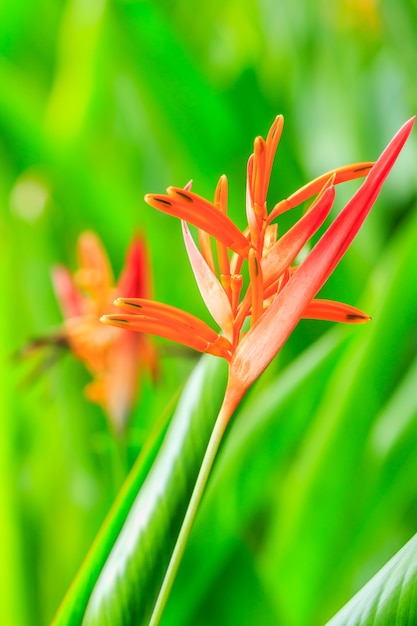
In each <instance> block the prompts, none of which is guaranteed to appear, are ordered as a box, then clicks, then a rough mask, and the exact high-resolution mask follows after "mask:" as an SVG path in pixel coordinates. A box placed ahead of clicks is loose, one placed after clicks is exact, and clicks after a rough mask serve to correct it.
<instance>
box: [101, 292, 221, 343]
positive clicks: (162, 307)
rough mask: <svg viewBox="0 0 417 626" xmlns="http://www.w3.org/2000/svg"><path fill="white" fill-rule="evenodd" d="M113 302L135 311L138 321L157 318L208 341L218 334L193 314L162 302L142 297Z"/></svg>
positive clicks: (119, 299) (214, 338)
mask: <svg viewBox="0 0 417 626" xmlns="http://www.w3.org/2000/svg"><path fill="white" fill-rule="evenodd" d="M114 304H115V305H116V306H117V307H119V308H121V309H125V310H126V311H129V312H132V313H135V315H136V316H137V318H138V319H137V322H138V323H139V321H140V320H141V319H146V320H159V321H161V322H162V323H164V324H166V325H167V326H172V327H173V328H177V329H180V330H183V331H184V332H185V333H194V334H195V335H197V336H199V337H203V338H204V339H205V340H206V341H208V342H211V341H215V340H216V338H217V336H218V333H216V331H215V330H213V329H212V328H210V326H208V324H206V323H205V322H203V321H202V320H200V319H199V318H198V317H195V315H192V314H191V313H187V312H186V311H183V310H181V309H177V308H176V307H173V306H170V305H168V304H164V303H162V302H155V301H154V300H144V299H143V298H117V300H115V301H114ZM105 317H106V316H105ZM107 317H109V316H107ZM110 317H111V316H110ZM129 320H130V323H131V322H133V321H134V320H131V319H130V316H129ZM132 330H133V329H132Z"/></svg>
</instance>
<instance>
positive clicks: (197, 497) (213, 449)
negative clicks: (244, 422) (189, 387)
mask: <svg viewBox="0 0 417 626" xmlns="http://www.w3.org/2000/svg"><path fill="white" fill-rule="evenodd" d="M231 413H232V411H231V407H230V404H229V403H228V402H227V401H226V398H225V401H224V402H223V404H222V406H221V409H220V412H219V415H218V417H217V419H216V423H215V425H214V428H213V431H212V433H211V435H210V439H209V442H208V445H207V449H206V452H205V454H204V457H203V461H202V463H201V468H200V471H199V473H198V476H197V480H196V483H195V486H194V490H193V493H192V495H191V499H190V502H189V504H188V508H187V511H186V513H185V517H184V521H183V523H182V526H181V529H180V532H179V535H178V538H177V541H176V544H175V547H174V551H173V553H172V556H171V560H170V562H169V565H168V568H167V571H166V574H165V578H164V580H163V583H162V586H161V589H160V591H159V595H158V598H157V600H156V603H155V607H154V610H153V613H152V616H151V620H150V622H149V626H158V624H159V623H160V621H161V619H162V614H163V612H164V609H165V606H166V603H167V601H168V598H169V594H170V592H171V589H172V585H173V584H174V580H175V577H176V574H177V572H178V568H179V566H180V563H181V559H182V557H183V554H184V551H185V547H186V545H187V541H188V538H189V536H190V532H191V529H192V526H193V523H194V520H195V517H196V514H197V511H198V507H199V505H200V502H201V499H202V497H203V493H204V490H205V488H206V485H207V481H208V479H209V476H210V473H211V469H212V467H213V464H214V461H215V459H216V456H217V452H218V449H219V447H220V443H221V441H222V439H223V435H224V433H225V430H226V426H227V424H228V422H229V418H230V416H231Z"/></svg>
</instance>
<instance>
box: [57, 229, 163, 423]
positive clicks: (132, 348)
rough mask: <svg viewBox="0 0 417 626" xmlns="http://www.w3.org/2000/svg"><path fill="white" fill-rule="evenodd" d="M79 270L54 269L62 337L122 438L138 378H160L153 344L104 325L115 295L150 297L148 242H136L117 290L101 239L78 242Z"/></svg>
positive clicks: (143, 337)
mask: <svg viewBox="0 0 417 626" xmlns="http://www.w3.org/2000/svg"><path fill="white" fill-rule="evenodd" d="M78 259H79V268H78V270H77V271H76V272H75V273H74V274H71V272H70V271H69V270H68V269H67V268H66V267H63V266H57V267H54V268H53V271H52V279H53V284H54V288H55V293H56V296H57V299H58V302H59V304H60V308H61V311H62V314H63V317H64V323H63V327H62V332H61V333H60V336H61V337H62V339H64V341H65V343H66V344H67V345H68V346H69V348H70V350H71V352H72V353H73V354H74V356H75V357H76V358H78V359H79V360H80V361H82V362H83V363H84V365H85V366H86V368H87V369H88V371H89V372H90V373H91V375H92V376H93V381H92V382H91V383H90V384H89V385H88V386H87V387H86V395H87V397H88V398H89V399H90V400H92V401H93V402H97V403H98V404H100V405H101V406H102V407H103V409H104V411H105V412H106V414H107V416H108V418H109V421H110V424H111V426H112V429H113V430H114V431H115V432H116V433H117V434H118V435H120V434H122V433H123V432H124V429H125V427H126V422H127V420H128V417H129V414H130V411H131V409H132V406H133V403H134V401H135V398H136V396H137V392H138V386H139V374H140V371H141V370H148V371H149V372H150V373H151V375H152V377H153V378H155V377H156V374H157V360H156V352H155V348H154V345H153V344H152V342H151V340H150V338H149V337H148V336H147V335H144V334H142V333H134V332H128V333H126V332H123V331H120V330H119V329H117V328H111V327H109V326H107V327H106V326H103V324H100V321H99V320H100V316H101V315H102V314H103V313H104V312H105V311H108V310H109V307H110V306H112V302H113V300H114V298H115V297H116V295H117V294H121V293H123V294H129V297H132V298H149V297H150V295H151V293H150V292H151V285H150V282H151V279H150V269H149V263H148V258H147V251H146V246H145V242H144V239H143V238H142V237H135V238H134V240H133V242H132V244H131V246H130V248H129V250H128V253H127V256H126V261H125V266H124V269H123V271H122V273H121V276H120V278H119V281H118V283H117V285H115V284H114V279H113V273H112V269H111V266H110V263H109V259H108V257H107V254H106V252H105V250H104V248H103V245H102V243H101V241H100V240H99V238H98V237H97V235H96V234H95V233H93V232H84V233H82V234H81V235H80V237H79V240H78Z"/></svg>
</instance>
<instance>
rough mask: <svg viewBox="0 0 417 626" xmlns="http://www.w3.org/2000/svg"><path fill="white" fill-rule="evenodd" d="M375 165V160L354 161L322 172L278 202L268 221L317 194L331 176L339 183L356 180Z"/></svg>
mask: <svg viewBox="0 0 417 626" xmlns="http://www.w3.org/2000/svg"><path fill="white" fill-rule="evenodd" d="M373 165H374V162H373V161H366V162H364V163H353V164H351V165H344V166H343V167H339V168H337V169H335V170H332V171H331V172H327V173H326V174H322V175H321V176H319V177H318V178H315V179H314V180H312V181H311V182H309V183H307V184H306V185H304V186H303V187H301V188H300V189H298V190H297V191H295V192H294V193H293V194H291V196H289V197H288V198H287V199H286V200H281V201H280V202H278V204H276V205H275V207H274V208H273V209H272V211H271V213H270V214H269V216H268V222H271V221H272V220H273V219H275V218H276V217H278V216H279V215H281V214H282V213H284V212H285V211H288V210H289V209H293V208H294V207H296V206H298V205H299V204H301V203H302V202H305V201H306V200H308V199H309V198H312V197H313V196H315V195H316V194H317V193H319V192H320V191H321V189H322V188H323V185H325V184H326V181H328V180H329V178H330V177H331V176H334V183H333V184H334V185H338V184H339V183H344V182H346V181H348V180H354V179H355V178H361V177H362V176H366V175H367V174H368V172H369V171H370V170H371V169H372V167H373Z"/></svg>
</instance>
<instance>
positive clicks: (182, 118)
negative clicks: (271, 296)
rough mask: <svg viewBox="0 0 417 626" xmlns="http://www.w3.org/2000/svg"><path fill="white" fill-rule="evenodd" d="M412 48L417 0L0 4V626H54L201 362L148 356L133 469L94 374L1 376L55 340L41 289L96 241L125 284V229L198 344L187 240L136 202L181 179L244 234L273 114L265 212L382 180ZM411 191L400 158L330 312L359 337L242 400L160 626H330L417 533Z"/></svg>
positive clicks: (329, 344) (307, 343) (317, 348)
mask: <svg viewBox="0 0 417 626" xmlns="http://www.w3.org/2000/svg"><path fill="white" fill-rule="evenodd" d="M416 43H417V5H416V3H415V1H413V0H405V1H402V2H394V0H385V1H382V2H377V1H376V0H362V1H361V0H344V1H340V2H334V3H326V2H324V1H323V0H321V1H320V2H317V1H314V2H313V1H309V0H303V1H301V2H293V1H292V0H291V1H290V0H287V1H283V2H273V0H252V1H250V0H239V1H237V0H223V1H222V2H218V1H217V0H216V1H212V2H202V3H201V4H198V5H195V6H194V5H191V4H190V3H189V2H185V1H182V2H168V1H166V2H162V1H157V2H150V1H142V2H135V1H131V2H128V1H126V2H123V1H115V0H114V1H113V2H110V1H108V2H106V1H105V0H73V1H64V0H62V1H55V2H50V1H46V0H43V1H42V0H36V1H34V2H28V1H27V0H15V1H14V2H6V1H5V0H3V2H1V3H0V277H1V283H0V284H1V289H2V297H1V302H2V304H1V307H0V366H1V378H0V429H1V430H0V502H1V516H0V553H1V554H2V566H1V568H0V588H1V589H2V593H1V595H2V598H3V599H2V603H1V606H0V624H2V625H3V624H4V625H5V626H6V625H10V624H12V625H16V626H26V625H31V626H32V625H35V626H36V625H37V624H40V625H41V624H47V623H49V622H50V620H51V619H52V617H53V615H54V613H55V611H56V609H57V607H58V605H59V603H60V601H61V599H62V597H63V595H64V593H65V591H66V589H67V588H68V585H69V584H70V582H71V580H72V579H73V577H74V575H75V574H76V572H77V570H78V568H79V566H80V564H81V562H82V559H83V557H84V555H85V553H86V551H87V549H88V547H89V546H90V545H91V542H92V541H93V539H94V537H95V535H96V533H97V531H98V529H99V528H100V525H101V523H102V521H103V519H104V517H105V514H106V512H107V511H108V509H109V507H110V505H111V504H112V502H113V501H114V498H115V495H116V494H117V492H118V490H119V487H120V485H121V482H122V480H123V476H124V475H125V473H126V470H127V467H128V466H129V465H130V464H131V463H132V462H133V460H134V458H135V456H136V454H137V452H138V451H139V450H140V448H141V446H142V445H143V442H144V441H145V440H146V436H147V434H148V433H149V431H150V428H151V426H152V424H153V423H155V422H156V421H157V420H158V418H159V415H160V413H161V411H162V410H163V407H165V405H166V404H167V403H168V402H169V401H170V399H171V398H172V396H173V394H174V393H175V391H176V390H177V388H178V386H179V385H180V384H181V383H182V382H183V381H184V380H185V378H186V376H187V373H188V372H189V371H191V369H192V368H193V366H194V364H195V358H194V357H193V356H192V355H187V354H185V355H184V354H181V353H178V352H176V351H175V350H174V349H173V347H172V346H166V344H164V343H163V342H159V343H158V345H159V346H161V370H162V372H161V380H160V382H159V384H158V386H157V387H156V389H155V388H153V387H152V385H151V383H150V381H149V380H147V379H146V380H144V381H143V383H142V386H143V388H142V393H141V395H140V398H139V400H138V403H137V406H136V407H135V410H134V414H133V415H132V420H131V425H130V429H129V434H128V446H127V448H128V450H127V460H126V464H125V465H124V466H121V464H120V459H119V457H118V451H117V445H116V442H115V441H114V440H113V438H112V436H111V434H110V431H109V428H108V425H107V423H106V420H105V417H104V415H103V414H102V412H101V410H100V409H99V408H98V407H96V406H94V405H91V404H89V403H88V402H87V401H86V400H85V398H84V396H83V387H84V386H85V384H86V383H87V382H88V380H89V378H88V375H87V373H86V372H85V371H84V369H83V366H82V365H81V364H79V363H76V362H75V360H74V359H73V357H71V356H70V355H67V354H64V353H62V351H59V350H53V349H51V350H46V351H44V353H42V354H35V355H31V356H30V357H27V358H25V359H21V360H16V359H15V358H13V355H14V354H15V353H16V351H18V350H19V349H20V348H22V346H24V345H25V344H27V343H28V342H29V341H30V340H31V339H33V338H35V337H39V336H44V335H45V334H47V333H48V332H49V331H51V330H52V329H54V328H56V327H57V326H58V325H59V324H60V322H61V318H60V314H59V310H58V306H57V303H56V301H55V297H54V294H53V290H52V285H51V280H50V269H51V267H52V265H53V264H54V263H57V262H61V263H64V264H66V265H68V266H69V267H71V268H75V266H76V258H75V245H76V241H77V237H78V235H79V233H80V232H81V231H82V230H84V229H93V230H95V231H96V232H97V233H98V234H99V235H100V237H101V238H102V240H103V242H104V245H105V247H106V249H107V250H108V253H109V256H110V258H111V261H112V265H113V267H114V270H115V274H116V275H118V273H119V272H120V270H121V267H122V264H123V259H124V255H125V252H126V249H127V247H128V245H129V241H130V240H131V237H132V235H133V233H134V232H135V231H137V230H139V231H141V232H143V233H144V234H145V236H146V238H147V241H148V246H149V250H150V257H151V265H152V271H153V276H154V279H153V282H154V293H155V297H156V298H157V299H158V300H161V301H164V302H168V303H170V304H173V305H176V306H179V307H181V308H184V309H186V310H188V311H190V312H192V313H194V314H196V315H199V316H200V317H202V318H204V319H206V320H207V321H208V322H210V319H209V316H208V313H207V312H206V310H205V307H204V304H203V303H202V301H201V298H200V296H199V293H198V290H197V287H196V285H195V281H194V279H193V276H192V272H191V270H190V268H189V264H188V260H187V258H186V253H185V250H184V246H183V243H182V236H181V229H180V225H179V223H178V221H176V220H174V219H173V218H169V217H167V216H164V215H162V214H158V213H157V212H156V211H154V210H153V209H152V208H150V207H149V206H147V205H146V204H145V203H144V201H143V195H144V194H145V193H147V192H158V193H159V192H163V191H164V189H165V188H166V187H167V186H168V185H177V186H183V185H185V184H186V183H187V182H188V181H189V180H190V179H192V180H193V190H194V191H196V192H197V193H200V194H201V195H204V196H205V197H208V198H211V197H212V194H213V192H214V188H215V185H216V182H217V179H218V177H219V176H220V175H221V174H223V173H226V174H227V176H228V178H229V185H230V189H229V198H230V207H229V214H230V216H231V217H232V218H233V219H234V220H235V221H236V223H237V224H238V225H239V226H241V227H243V226H244V220H245V211H244V202H245V175H246V172H245V168H246V161H247V158H248V156H249V154H250V153H251V151H252V146H253V139H254V137H255V136H256V135H258V134H262V135H263V136H265V135H266V133H267V130H268V128H269V126H270V124H271V123H272V121H273V119H274V117H275V116H276V115H277V114H278V113H282V114H284V116H285V128H284V135H283V138H282V141H281V144H280V147H279V151H278V155H277V159H276V165H275V167H274V170H273V174H272V181H271V187H270V192H269V199H270V206H273V204H274V203H275V202H276V201H278V200H279V199H281V198H283V197H286V196H287V195H289V194H290V193H292V192H293V191H294V190H295V189H296V188H298V187H300V186H302V185H303V184H305V183H306V182H307V181H308V180H310V179H311V178H314V177H315V176H317V175H319V174H321V173H323V172H325V171H328V170H330V169H332V168H334V167H337V166H340V165H343V164H345V163H350V162H355V161H361V160H373V159H375V158H376V157H377V156H378V154H379V153H380V152H381V150H382V148H383V147H384V146H385V145H386V143H388V141H389V139H390V138H391V137H392V135H393V134H394V132H395V131H396V130H397V129H398V128H399V127H400V126H401V125H402V123H403V122H404V121H405V120H406V119H408V118H409V117H411V116H412V115H413V114H414V113H415V112H416V111H417V83H416V80H415V67H416V65H417V45H416ZM416 168H417V141H416V137H415V135H413V136H412V137H411V139H410V141H409V143H408V144H407V146H406V148H405V149H404V151H403V153H402V155H401V156H400V158H399V160H398V163H397V165H396V167H395V169H394V171H393V172H392V174H391V175H390V178H389V180H388V182H387V183H386V185H385V187H384V189H383V192H382V194H381V197H380V199H379V200H378V203H377V205H376V207H375V209H374V211H373V213H372V214H371V217H370V218H369V220H368V222H367V223H366V225H365V227H364V228H363V230H362V232H361V233H360V234H359V236H358V238H357V240H356V241H355V243H354V244H353V246H352V248H351V249H350V251H349V252H348V254H347V255H346V257H345V259H344V260H343V262H342V263H341V265H340V266H339V268H338V269H337V271H336V272H335V274H334V276H332V278H331V279H330V280H329V281H328V283H327V284H326V285H325V287H324V289H323V293H324V294H325V295H326V296H328V297H332V298H335V299H341V300H344V301H346V302H349V303H351V304H354V305H358V306H362V307H363V308H364V309H365V310H366V312H367V313H369V314H370V315H371V316H372V318H373V321H372V322H371V323H370V324H369V325H366V326H361V327H354V328H346V327H343V328H342V327H339V328H337V329H336V328H334V329H331V330H330V332H328V329H329V324H326V323H322V322H301V323H300V325H299V326H298V328H297V329H296V331H295V332H294V334H293V336H292V337H291V339H290V340H289V342H288V343H287V345H286V346H285V348H284V349H283V351H282V353H281V354H280V355H279V357H278V358H277V359H276V361H275V362H274V364H273V365H272V366H271V367H270V368H269V369H268V371H267V372H266V373H265V375H264V377H263V378H262V380H261V381H260V382H259V384H258V385H257V386H256V388H255V389H254V390H253V391H252V392H251V394H249V397H248V399H247V401H246V403H245V406H243V408H242V414H241V416H239V419H237V420H236V421H235V423H234V425H233V428H232V430H231V432H230V434H229V437H228V438H227V441H226V445H225V446H224V449H223V450H222V454H221V458H220V459H219V464H218V467H217V468H216V473H215V476H214V479H213V483H212V488H211V490H210V492H209V493H208V494H207V499H206V503H205V505H204V507H203V509H202V511H201V516H200V518H199V521H198V523H197V526H196V529H195V532H194V533H193V537H192V540H191V543H190V547H189V550H188V552H187V555H186V558H185V561H184V564H183V567H182V568H181V571H180V575H179V579H178V582H177V584H176V586H175V587H174V592H173V597H172V599H171V601H170V604H169V606H168V611H167V615H166V618H165V620H166V623H167V624H170V623H171V624H180V623H181V624H195V623H198V624H202V625H203V624H207V625H208V624H248V625H249V624H251V625H252V624H253V625H256V624H277V623H282V624H283V625H284V626H287V625H288V626H292V625H294V626H298V625H299V626H305V625H306V624H312V625H314V624H320V623H323V621H325V620H326V619H328V618H330V617H331V615H332V614H333V613H334V612H335V611H336V610H337V609H338V608H339V607H340V606H341V605H342V604H343V603H344V602H346V601H347V600H348V599H349V597H350V596H351V595H352V593H353V592H354V591H356V589H358V588H359V587H360V586H361V585H362V584H363V583H364V582H365V581H366V580H367V579H368V578H369V576H371V575H372V574H373V573H374V572H375V571H376V570H377V569H378V568H379V567H380V566H381V565H382V564H383V563H384V562H385V561H386V560H387V559H388V558H389V557H390V556H391V555H392V554H393V553H394V552H395V551H396V550H397V549H398V548H399V547H400V546H401V545H403V543H405V541H406V540H407V539H408V538H409V537H410V536H411V535H412V534H413V533H414V532H415V531H416V529H417V506H416V503H417V501H416V496H415V494H416V489H417V455H416V451H417V444H416V441H417V439H416V436H417V394H416V392H415V388H416V380H417V371H416V366H417V363H416V360H415V351H416V345H417V332H416V331H417V261H416V256H415V250H416V249H417V223H416V220H417V214H416V208H415V199H416V191H417V182H416V181H417V177H416ZM356 187H357V184H356V183H352V184H349V185H345V186H344V188H340V189H338V191H337V209H340V208H341V207H342V206H343V201H344V200H346V199H347V198H348V197H349V195H350V194H351V193H352V190H353V189H355V188H356ZM337 209H336V210H337ZM299 215H300V210H295V211H293V212H292V214H290V215H288V216H287V215H285V216H283V219H282V220H281V221H280V229H281V232H282V231H284V230H285V228H287V227H288V225H289V224H291V223H293V221H294V219H296V218H297V217H298V216H299ZM120 295H123V294H120ZM210 323H211V322H210ZM305 351H307V352H305ZM55 357H56V358H55ZM51 359H53V360H56V362H55V363H54V364H51V366H49V365H50V364H49V360H51ZM179 616H180V617H179Z"/></svg>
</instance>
